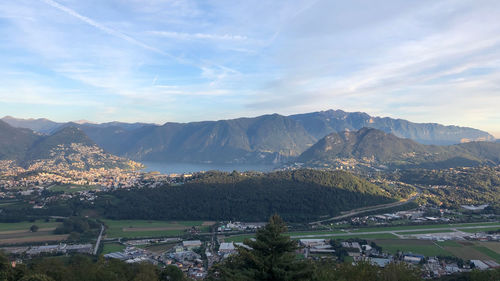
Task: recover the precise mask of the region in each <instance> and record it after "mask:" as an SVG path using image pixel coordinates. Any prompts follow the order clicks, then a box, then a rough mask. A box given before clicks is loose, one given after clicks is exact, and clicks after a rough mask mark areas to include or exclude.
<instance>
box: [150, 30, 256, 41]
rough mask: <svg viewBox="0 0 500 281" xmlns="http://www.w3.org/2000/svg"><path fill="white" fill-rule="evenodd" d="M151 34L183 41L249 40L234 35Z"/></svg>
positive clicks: (165, 32)
mask: <svg viewBox="0 0 500 281" xmlns="http://www.w3.org/2000/svg"><path fill="white" fill-rule="evenodd" d="M149 34H152V35H157V36H162V37H167V38H173V39H181V40H200V39H201V40H224V41H225V40H228V41H242V40H247V39H248V38H247V37H246V36H242V35H232V34H222V35H220V34H209V33H184V32H175V31H149Z"/></svg>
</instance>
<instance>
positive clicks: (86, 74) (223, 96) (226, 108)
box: [0, 0, 500, 138]
mask: <svg viewBox="0 0 500 281" xmlns="http://www.w3.org/2000/svg"><path fill="white" fill-rule="evenodd" d="M498 15H500V1H497V0H491V1H482V0H470V1H465V0H452V1H446V0H442V1H436V0H397V1H396V0H384V1H373V0H365V1H360V0H352V1H337V0H323V1H322V0H316V1H312V0H311V1H306V0H271V1H265V0H261V1H233V0H217V1H198V0H185V1H182V0H3V1H0V115H11V116H15V117H20V118H40V117H44V118H49V119H52V120H55V121H69V120H81V119H86V120H91V121H95V122H108V121H115V120H118V121H125V122H138V121H140V122H152V123H164V122H166V121H177V122H189V121H199V120H219V119H228V118H236V117H242V116H258V115H262V114H270V113H279V114H284V115H289V114H296V113H304V112H313V111H320V110H327V109H342V110H345V111H362V112H367V113H368V114H370V115H373V116H389V117H393V118H403V119H408V120H410V121H414V122H433V123H442V124H446V125H460V126H469V127H474V128H478V129H482V130H486V131H488V132H490V133H492V134H494V135H495V136H496V137H497V138H500V17H499V16H498Z"/></svg>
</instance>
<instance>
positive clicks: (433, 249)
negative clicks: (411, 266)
mask: <svg viewBox="0 0 500 281" xmlns="http://www.w3.org/2000/svg"><path fill="white" fill-rule="evenodd" d="M374 241H375V243H377V245H379V246H380V247H382V249H383V251H385V252H389V253H391V254H396V253H397V252H398V251H402V252H405V253H408V252H411V253H413V254H420V255H424V256H428V257H432V256H453V254H451V253H450V252H449V251H447V250H446V248H444V247H440V246H438V245H437V244H435V243H434V242H433V241H427V240H413V239H412V240H410V239H404V240H394V239H380V240H379V239H376V240H374Z"/></svg>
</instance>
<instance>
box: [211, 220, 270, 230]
mask: <svg viewBox="0 0 500 281" xmlns="http://www.w3.org/2000/svg"><path fill="white" fill-rule="evenodd" d="M265 225H266V223H264V222H247V223H245V222H228V223H226V224H223V225H221V226H219V227H218V228H217V231H218V232H228V231H256V230H257V229H259V228H261V227H263V226H265Z"/></svg>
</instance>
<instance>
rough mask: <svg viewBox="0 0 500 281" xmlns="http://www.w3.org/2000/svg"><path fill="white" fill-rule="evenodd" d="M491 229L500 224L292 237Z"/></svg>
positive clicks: (312, 236) (311, 236) (313, 236)
mask: <svg viewBox="0 0 500 281" xmlns="http://www.w3.org/2000/svg"><path fill="white" fill-rule="evenodd" d="M491 227H498V228H500V224H496V225H487V226H459V227H457V226H449V227H440V228H417V229H404V230H381V231H371V232H346V233H332V234H313V235H297V236H290V238H292V239H294V238H295V239H296V238H317V237H326V236H328V237H330V236H331V237H335V236H348V235H353V234H355V235H366V234H387V233H388V234H394V232H397V233H405V232H421V231H422V232H424V231H432V232H434V231H436V230H437V231H439V230H454V231H457V228H458V231H460V230H461V229H480V228H491Z"/></svg>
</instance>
